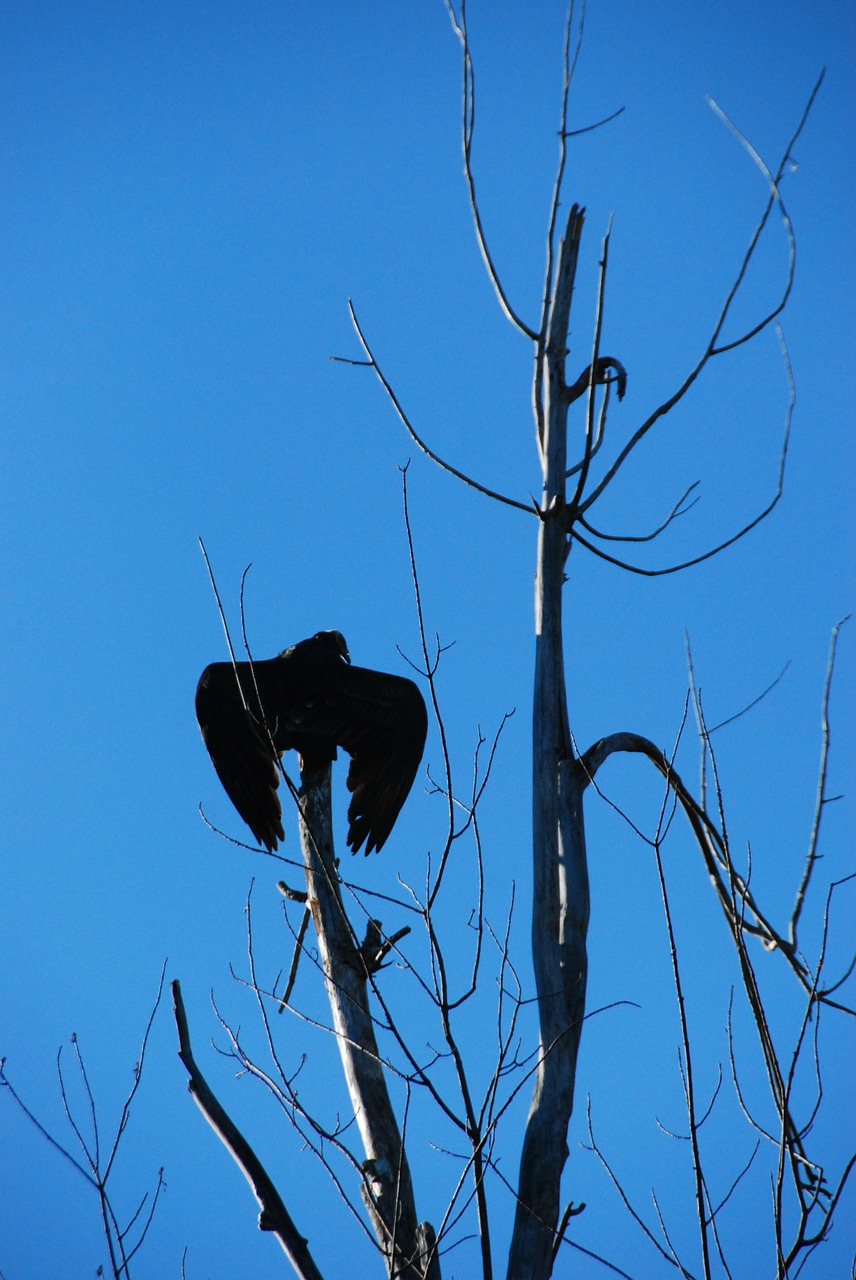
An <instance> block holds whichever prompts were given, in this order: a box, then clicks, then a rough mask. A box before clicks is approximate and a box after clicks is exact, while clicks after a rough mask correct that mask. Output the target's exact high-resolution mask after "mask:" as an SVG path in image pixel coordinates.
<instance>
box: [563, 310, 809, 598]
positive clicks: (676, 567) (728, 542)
mask: <svg viewBox="0 0 856 1280" xmlns="http://www.w3.org/2000/svg"><path fill="white" fill-rule="evenodd" d="M777 332H778V335H779V341H780V343H781V346H782V354H783V357H784V361H785V372H786V374H787V378H788V387H789V400H788V410H787V413H786V415H785V435H784V439H783V440H782V451H781V453H780V454H779V476H778V481H777V484H776V492H775V493H774V494H773V497H772V498H771V499H770V501H769V502H768V503H767V505H766V507H765V508H764V510H763V511H760V512H759V513H758V515H756V516H755V517H754V518H753V519H752V520H750V521H749V523H748V524H745V525H744V526H743V528H742V529H739V530H738V531H737V533H734V534H732V535H731V537H730V538H726V539H725V541H724V542H720V543H718V544H717V545H716V546H715V547H711V549H710V550H709V551H705V552H703V554H702V555H699V556H693V557H692V558H691V559H690V560H683V561H682V562H681V563H680V564H673V565H669V566H667V567H666V568H665V569H643V568H642V567H641V566H640V565H635V564H630V563H628V562H627V561H626V560H619V559H618V558H617V556H611V555H609V553H608V552H606V551H604V550H602V548H600V547H596V546H594V544H593V543H591V542H589V541H588V539H587V538H584V537H583V536H582V534H580V533H578V532H577V530H576V529H575V528H574V529H571V530H570V531H569V532H570V537H571V538H573V539H575V541H577V542H580V543H582V545H583V546H584V547H585V548H586V549H587V550H589V551H591V552H593V553H594V555H596V556H599V557H600V559H601V560H608V561H609V563H610V564H614V565H618V567H619V568H620V569H627V570H628V571H629V572H630V573H638V574H641V575H642V576H643V577H646V578H659V577H662V576H663V575H664V574H667V573H679V572H680V571H681V570H682V569H690V568H692V566H693V565H696V564H702V563H703V562H704V561H705V560H710V559H712V558H713V556H717V555H719V553H720V551H725V550H726V549H727V548H728V547H730V546H733V545H734V543H735V542H739V541H740V539H741V538H745V536H746V534H747V533H751V531H752V530H753V529H754V528H755V527H756V526H757V525H759V524H760V523H761V521H762V520H765V519H766V518H767V516H768V515H769V514H770V512H771V511H772V510H773V508H774V507H775V506H777V505H778V502H779V499H780V498H781V496H782V493H783V492H784V487H785V464H786V462H787V458H788V445H789V443H790V438H791V422H792V420H793V415H794V405H795V404H796V389H795V387H794V378H793V371H792V369H791V362H790V357H789V356H788V350H787V347H786V345H785V340H784V336H783V334H782V332H781V330H780V329H778V326H777ZM601 490H602V485H601V486H600V487H599V489H598V492H599V491H601ZM687 492H689V490H687ZM590 505H591V498H589V499H587V500H586V502H584V503H582V504H581V507H580V511H581V512H584V511H585V510H586V509H587V508H588V507H589V506H590ZM578 518H579V519H580V522H581V523H582V524H583V525H584V527H585V528H589V526H588V525H586V524H585V522H584V521H583V520H582V517H581V516H580V517H578ZM670 518H671V517H670ZM667 523H668V522H667ZM597 536H600V535H597ZM640 541H641V539H640Z"/></svg>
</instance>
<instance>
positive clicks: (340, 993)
mask: <svg viewBox="0 0 856 1280" xmlns="http://www.w3.org/2000/svg"><path fill="white" fill-rule="evenodd" d="M301 780H302V786H301V790H300V843H301V848H302V850H303V860H304V864H305V866H306V888H307V892H308V895H309V897H308V902H309V906H310V908H311V911H312V919H313V922H314V924H315V930H316V933H317V935H318V948H319V951H320V954H321V962H322V964H323V966H324V979H325V982H326V986H327V996H328V999H329V1001H330V1008H331V1010H332V1013H333V1025H334V1029H335V1032H336V1039H337V1042H338V1046H339V1053H340V1055H341V1058H342V1066H343V1069H344V1072H345V1079H346V1082H347V1085H348V1092H349V1094H350V1097H351V1104H352V1106H353V1110H354V1117H355V1119H356V1122H357V1127H358V1129H359V1131H360V1137H361V1138H362V1142H363V1149H364V1151H365V1155H366V1159H365V1162H364V1163H363V1171H364V1173H365V1175H366V1177H365V1182H364V1184H363V1188H362V1190H363V1199H364V1201H365V1203H366V1207H367V1209H368V1211H369V1215H370V1217H371V1220H372V1225H373V1227H374V1230H375V1234H376V1236H377V1238H378V1241H379V1243H380V1245H381V1248H382V1249H383V1251H384V1256H385V1259H386V1265H387V1270H388V1272H389V1274H390V1275H395V1276H396V1277H402V1280H423V1276H424V1274H425V1272H424V1270H423V1264H422V1262H421V1261H420V1258H421V1253H422V1248H423V1246H424V1239H425V1231H424V1229H423V1231H422V1232H421V1233H420V1231H419V1228H418V1225H417V1218H416V1206H415V1202H414V1197H413V1184H412V1182H411V1178H410V1168H409V1165H408V1163H407V1156H406V1155H405V1152H404V1144H403V1143H402V1140H401V1134H400V1133H399V1129H398V1123H397V1121H396V1118H395V1112H394V1110H393V1106H392V1101H391V1099H390V1096H389V1091H388V1089H387V1086H386V1080H385V1078H384V1072H383V1065H382V1063H381V1060H380V1055H379V1052H378V1047H377V1040H376V1037H375V1030H374V1022H373V1020H372V1016H371V1013H370V1011H369V1001H368V990H367V973H366V966H365V962H364V960H363V957H362V954H361V952H360V949H359V947H358V945H357V941H356V938H355V937H354V933H353V930H352V928H351V925H350V922H349V921H348V917H347V915H346V913H345V909H344V906H343V904H342V896H341V890H340V881H339V873H338V871H337V869H336V860H335V857H334V855H333V831H332V821H331V796H330V766H329V765H327V767H326V768H325V769H322V770H319V771H317V772H312V773H307V774H305V775H302V779H301ZM424 1226H425V1224H423V1228H424ZM431 1274H432V1276H434V1275H436V1276H437V1280H439V1272H438V1271H435V1272H432V1273H431Z"/></svg>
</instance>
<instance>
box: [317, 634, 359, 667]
mask: <svg viewBox="0 0 856 1280" xmlns="http://www.w3.org/2000/svg"><path fill="white" fill-rule="evenodd" d="M312 639H313V640H318V641H321V642H322V643H323V644H325V645H329V647H330V648H331V649H332V650H333V651H334V652H335V653H337V654H338V655H339V657H340V658H344V659H345V661H346V662H350V661H351V655H350V654H349V653H348V646H347V644H346V643H345V637H344V636H343V635H342V633H341V631H317V632H316V633H315V635H314V636H313V637H312Z"/></svg>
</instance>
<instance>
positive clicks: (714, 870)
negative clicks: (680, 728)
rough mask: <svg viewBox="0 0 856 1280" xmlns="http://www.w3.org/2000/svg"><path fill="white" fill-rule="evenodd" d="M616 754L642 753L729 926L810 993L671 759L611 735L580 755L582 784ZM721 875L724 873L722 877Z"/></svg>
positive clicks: (647, 744) (636, 738)
mask: <svg viewBox="0 0 856 1280" xmlns="http://www.w3.org/2000/svg"><path fill="white" fill-rule="evenodd" d="M615 752H622V753H629V754H640V755H644V756H645V757H646V758H647V759H648V760H650V761H651V763H652V764H653V765H654V766H655V768H656V769H658V770H659V772H660V773H661V774H662V775H663V777H664V778H665V779H666V781H667V782H668V783H669V785H670V787H671V788H672V791H673V792H674V794H675V796H676V797H677V799H678V801H679V802H680V804H681V807H682V808H683V811H684V813H685V814H686V817H687V820H688V822H689V824H690V827H691V828H692V832H693V835H694V836H695V838H696V842H697V843H698V846H699V849H700V850H701V854H702V857H703V858H704V863H705V867H706V869H707V872H708V875H709V876H710V879H711V882H712V884H713V887H714V889H715V890H716V894H717V896H718V898H719V901H720V905H721V906H722V909H723V911H724V912H725V915H726V917H727V919H728V920H729V922H730V923H731V924H732V926H735V927H737V928H739V930H741V931H743V932H746V933H751V934H754V935H755V936H756V937H758V938H760V939H761V940H762V941H763V942H764V944H765V945H766V946H768V947H770V948H776V949H778V950H779V951H781V952H782V954H783V955H784V957H785V959H786V960H787V961H788V964H789V965H790V966H791V968H792V969H793V971H794V973H795V974H796V975H797V977H798V978H799V980H800V982H801V984H802V985H803V987H805V988H806V990H809V989H810V987H811V984H810V981H809V979H808V977H807V975H806V972H805V969H804V967H803V966H802V965H801V964H800V962H799V960H798V959H797V957H796V954H795V952H794V949H793V947H792V946H791V944H790V943H789V942H788V940H787V939H786V938H783V937H782V936H781V934H779V933H778V932H777V931H776V929H774V928H773V926H772V925H771V924H770V922H769V920H767V918H766V917H765V915H764V913H763V912H762V911H761V908H760V907H759V906H758V904H757V903H756V901H755V899H754V897H753V895H752V893H751V891H750V889H749V886H748V884H747V883H746V881H745V880H744V879H743V877H742V876H741V875H740V874H739V873H738V872H737V871H736V870H735V868H734V866H733V864H732V862H731V859H730V856H729V853H728V849H727V846H726V843H725V841H724V840H723V838H722V836H721V834H720V832H719V831H718V830H717V828H716V826H715V824H714V823H713V821H712V819H711V818H710V817H709V816H708V814H707V813H706V812H705V810H704V809H702V807H701V805H700V804H699V803H698V801H697V800H696V799H695V797H694V796H693V795H692V793H691V792H690V791H689V790H688V788H687V787H686V786H685V784H684V782H683V781H682V779H681V777H680V775H679V774H678V773H677V772H676V770H675V769H674V768H673V767H672V764H671V761H670V760H669V759H668V757H667V756H666V755H665V754H664V753H663V752H662V751H661V750H660V748H659V747H656V746H655V745H654V743H653V742H651V741H650V740H649V739H648V738H644V737H642V735H641V734H638V733H612V734H610V735H609V736H608V737H606V738H601V739H600V740H599V741H597V742H595V743H594V744H593V745H592V746H591V747H589V749H588V751H586V752H585V753H584V754H583V755H582V756H581V757H580V760H579V768H580V770H581V771H582V774H583V776H584V777H585V780H586V782H591V783H592V784H593V785H595V787H596V784H595V781H594V780H595V775H596V774H597V771H598V769H599V768H600V766H601V765H602V764H603V763H604V761H605V760H607V759H609V757H610V756H611V755H613V754H614V753H615ZM723 872H724V873H725V878H724V876H723ZM726 878H727V883H726ZM735 900H736V902H737V904H738V905H739V907H740V912H741V914H740V917H739V918H738V919H737V920H735V912H734V902H735ZM746 911H749V912H750V913H751V914H752V916H753V917H754V922H753V921H750V920H747V919H746V918H745V912H746Z"/></svg>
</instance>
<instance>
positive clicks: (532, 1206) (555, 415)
mask: <svg viewBox="0 0 856 1280" xmlns="http://www.w3.org/2000/svg"><path fill="white" fill-rule="evenodd" d="M582 227H583V214H582V211H581V210H579V209H577V207H576V206H574V208H573V209H572V210H571V213H570V217H569V219H568V225H567V230H566V234H565V238H564V239H563V240H562V241H561V243H560V246H559V253H558V260H557V265H556V272H555V277H554V282H553V289H552V296H551V300H550V308H549V315H548V319H547V324H546V326H545V331H544V337H543V339H541V340H540V341H539V348H538V355H537V359H536V372H535V379H536V386H535V403H536V406H537V405H541V406H542V413H541V417H542V425H541V430H540V444H541V465H542V473H543V494H542V502H541V523H540V529H539V536H538V561H537V572H536V578H535V694H534V706H533V726H532V742H533V749H532V824H533V859H534V865H533V890H532V903H533V906H532V951H533V962H534V968H535V983H536V988H537V992H538V1009H539V1015H540V1046H539V1063H538V1069H537V1072H536V1076H535V1087H534V1092H533V1095H532V1104H531V1107H530V1111H529V1119H528V1121H527V1125H526V1134H525V1138H524V1143H523V1153H522V1156H521V1161H520V1180H519V1185H518V1206H517V1215H516V1219H515V1224H514V1236H513V1240H512V1246H511V1252H510V1256H509V1264H508V1277H509V1280H542V1278H543V1277H547V1276H549V1275H550V1272H551V1270H552V1261H553V1254H554V1249H555V1243H556V1226H557V1223H558V1218H559V1192H560V1185H561V1179H562V1171H563V1169H564V1166H565V1161H566V1159H567V1155H568V1147H567V1140H566V1135H567V1130H568V1122H569V1120H570V1117H571V1111H572V1108H573V1100H574V1078H575V1073H576V1061H577V1050H578V1047H579V1041H580V1032H581V1029H582V1019H583V1014H584V1010H585V993H586V973H587V960H586V931H587V927H588V918H589V889H588V870H587V866H586V850H585V831H584V827H583V810H582V792H583V788H584V785H585V783H584V780H583V779H582V777H581V774H580V770H579V767H578V765H577V763H576V761H575V759H574V754H573V750H572V747H571V737H570V730H569V727H568V707H567V695H566V692H565V668H564V655H563V648H562V585H563V582H564V572H565V560H566V557H567V547H568V537H567V530H568V510H567V506H566V497H565V489H566V477H565V473H566V470H567V416H568V403H569V393H568V387H567V384H566V381H565V355H566V347H567V335H568V317H569V314H570V305H571V296H572V293H573V287H574V276H575V272H576V264H577V255H578V252H579V243H580V236H581V234H582ZM536 416H537V413H536Z"/></svg>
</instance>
